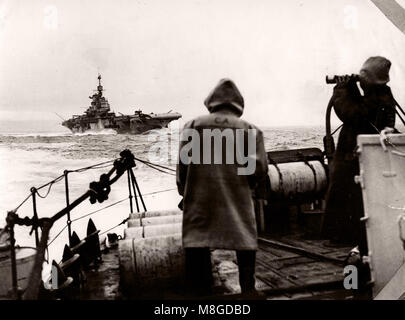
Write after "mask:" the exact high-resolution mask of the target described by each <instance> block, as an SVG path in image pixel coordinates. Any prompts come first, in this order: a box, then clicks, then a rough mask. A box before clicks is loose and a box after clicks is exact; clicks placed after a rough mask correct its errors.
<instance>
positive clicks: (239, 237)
mask: <svg viewBox="0 0 405 320" xmlns="http://www.w3.org/2000/svg"><path fill="white" fill-rule="evenodd" d="M238 99H239V101H242V103H238V104H237V106H242V108H243V100H241V96H240V93H239V92H238V91H237V89H236V87H234V85H233V84H232V83H231V84H230V83H227V82H222V83H220V84H219V85H218V87H217V88H216V89H215V90H214V92H213V93H211V95H210V96H209V98H207V100H206V105H207V107H208V109H209V111H210V112H211V113H210V114H207V115H204V116H201V117H198V118H196V119H194V120H191V121H189V122H188V123H186V125H185V126H184V129H183V132H182V138H181V140H184V141H181V142H180V150H179V163H178V166H177V186H178V191H179V193H180V195H182V196H183V247H184V248H196V247H208V248H222V249H230V250H256V249H257V230H256V219H255V212H254V205H253V197H255V196H256V197H258V198H264V196H265V194H264V193H265V192H264V191H263V190H264V189H263V186H264V185H265V181H266V177H267V170H268V167H267V158H266V152H265V150H264V143H263V134H262V131H261V130H259V129H258V128H257V127H256V126H254V125H252V124H250V123H248V122H246V121H244V120H242V119H240V115H241V110H240V108H234V107H233V106H232V104H231V103H230V102H232V101H233V102H235V103H237V102H238ZM212 102H214V103H212ZM224 104H226V105H227V106H228V107H227V108H225V109H224V108H221V107H220V106H221V105H224ZM213 105H215V107H213ZM242 110H243V109H242ZM249 130H250V133H251V134H252V133H253V132H254V134H253V136H251V137H253V140H250V142H248V141H249V138H248V134H249ZM215 132H216V133H215ZM236 132H239V133H236ZM220 133H221V134H223V135H224V138H223V139H222V141H223V143H222V150H218V149H215V148H218V146H219V145H218V143H211V144H210V145H208V147H207V143H208V141H207V140H204V139H206V137H207V136H204V134H214V136H215V135H218V134H220ZM193 134H194V136H193V140H192V141H193V142H191V138H190V137H191V136H192V135H193ZM238 134H239V135H241V136H242V137H244V139H242V140H243V143H242V145H243V148H244V150H245V151H246V152H245V153H243V152H242V153H243V154H244V155H248V157H249V160H248V161H249V163H251V164H253V165H252V166H251V168H252V167H253V171H251V170H247V172H245V173H250V174H240V172H238V169H241V168H246V167H247V166H248V164H246V163H245V161H241V160H240V159H241V158H240V159H239V160H238V159H237V158H236V154H237V152H240V151H241V150H240V148H241V145H240V143H239V146H238V142H236V141H237V140H238V139H236V138H235V137H236V136H237V135H238ZM187 135H188V136H187ZM232 135H233V136H234V138H235V139H233V142H232V138H231V136H232ZM225 136H226V138H225ZM187 137H188V138H189V139H187ZM197 137H199V138H197ZM214 139H215V138H213V140H214ZM203 140H204V141H203ZM213 140H212V141H213ZM238 141H239V142H240V139H239V140H238ZM227 143H228V145H227ZM248 143H253V147H254V148H253V149H254V150H253V152H252V151H251V152H250V153H249V154H248V153H247V150H248V146H247V144H248ZM232 144H233V146H234V147H235V148H234V149H233V150H234V151H232V148H230V149H227V148H228V147H231V145H232ZM187 146H189V147H190V146H192V147H193V148H194V147H195V148H196V149H193V150H191V151H190V150H188V149H187ZM184 147H185V149H184V150H188V151H190V153H188V154H189V155H191V158H192V160H190V161H191V163H184V162H185V161H182V159H181V157H182V156H181V152H182V149H183V148H184ZM198 147H200V148H199V149H200V154H198V150H197V149H198ZM238 148H239V149H238ZM251 149H252V148H251ZM184 150H183V151H184ZM228 150H231V151H229V152H228ZM242 151H243V150H242ZM209 152H210V153H211V154H210V155H209V154H208V153H209ZM193 155H194V157H192V156H193ZM231 155H233V156H235V158H236V159H234V161H233V163H231V162H232V161H231V159H227V157H228V156H231ZM208 156H210V157H208ZM216 157H218V158H216ZM209 158H210V160H211V161H209ZM215 158H216V160H215ZM204 159H205V161H204Z"/></svg>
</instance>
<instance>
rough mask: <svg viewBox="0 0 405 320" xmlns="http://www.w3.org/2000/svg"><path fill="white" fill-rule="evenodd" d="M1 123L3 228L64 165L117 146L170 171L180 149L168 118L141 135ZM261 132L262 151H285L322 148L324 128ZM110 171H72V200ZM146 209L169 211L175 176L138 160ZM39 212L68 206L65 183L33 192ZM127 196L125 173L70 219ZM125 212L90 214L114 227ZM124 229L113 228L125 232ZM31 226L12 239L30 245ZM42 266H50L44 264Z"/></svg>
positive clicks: (110, 155)
mask: <svg viewBox="0 0 405 320" xmlns="http://www.w3.org/2000/svg"><path fill="white" fill-rule="evenodd" d="M15 128H16V127H15V126H11V125H9V126H7V125H3V126H1V129H0V228H1V227H3V226H4V225H5V217H6V214H7V211H8V210H12V209H15V208H16V207H17V206H18V205H19V204H20V203H21V202H22V201H23V200H24V199H25V198H26V197H27V196H28V195H29V194H30V188H31V187H40V186H42V185H44V184H45V183H47V182H48V181H50V180H53V179H54V178H56V177H58V176H60V175H61V174H62V173H63V171H64V170H65V169H68V170H74V169H78V168H84V167H87V166H90V165H93V164H96V163H101V162H104V161H108V160H113V159H115V158H117V157H118V156H119V153H120V151H122V150H124V149H130V150H131V151H132V152H133V153H134V155H135V156H136V157H138V158H141V159H146V160H149V161H151V162H154V163H158V164H160V165H164V166H168V167H171V168H173V169H174V168H175V155H176V154H177V147H178V136H179V135H178V134H179V124H178V123H177V122H173V123H172V124H171V125H170V127H169V128H167V129H161V130H155V131H151V132H148V133H145V134H141V135H118V134H115V133H114V132H111V131H105V132H100V133H97V134H75V135H74V134H71V133H69V132H68V131H65V130H64V129H63V128H59V127H55V128H52V129H54V130H51V131H50V130H49V129H48V130H42V129H41V128H40V127H38V128H34V130H33V129H32V128H31V129H29V128H28V129H24V128H21V126H20V129H19V130H16V129H15ZM261 129H262V130H263V132H264V137H265V146H266V150H268V151H270V150H286V149H295V148H304V147H319V148H322V137H323V135H324V128H323V127H322V126H318V127H274V128H261ZM106 170H108V168H106V167H103V168H100V169H92V170H87V171H85V172H81V173H70V174H69V194H70V200H71V201H72V200H74V199H75V198H77V197H78V196H80V195H81V194H83V193H84V192H85V191H86V190H87V189H88V186H89V183H90V182H91V181H96V180H98V178H99V176H100V174H101V173H104V172H106ZM134 173H135V176H136V179H137V181H138V184H139V187H140V190H141V192H142V193H143V195H144V196H143V197H144V200H145V204H146V207H147V209H148V210H159V209H174V208H176V207H177V204H178V202H179V201H180V197H179V196H178V194H177V190H176V182H175V177H174V176H173V175H170V174H165V173H162V172H158V171H156V170H154V169H152V168H150V167H148V166H146V165H144V164H142V163H140V162H137V166H136V167H135V169H134ZM38 192H39V194H40V195H41V196H45V195H47V194H48V192H49V194H48V195H47V196H46V198H44V199H43V198H41V197H38V196H37V211H38V215H39V217H47V216H52V215H53V214H55V213H56V212H58V211H59V210H61V209H62V208H64V207H65V204H66V202H65V201H66V200H65V185H64V181H63V180H62V181H60V182H58V183H55V184H53V185H52V187H51V189H50V190H49V188H48V187H46V188H43V189H41V190H39V191H38ZM127 198H128V185H127V179H126V177H123V178H122V179H121V180H119V181H118V182H117V183H116V184H114V185H113V187H112V191H111V193H110V195H109V199H108V200H107V201H105V202H104V203H101V204H99V203H97V204H93V205H91V204H90V202H89V201H88V200H87V201H85V202H84V203H82V204H81V205H79V206H78V207H77V208H76V209H74V210H73V211H72V212H71V218H72V219H75V218H79V217H81V216H83V215H85V214H88V213H91V212H93V211H96V210H98V209H101V208H103V207H106V206H108V205H110V204H112V203H115V202H117V201H120V200H124V199H127ZM32 210H33V204H32V201H31V199H28V200H27V201H26V202H25V203H24V204H23V205H22V206H21V207H20V208H19V209H18V214H19V216H21V217H25V216H32V212H33V211H32ZM128 214H129V201H128V200H127V201H123V202H121V203H119V204H118V205H115V206H112V207H110V208H107V209H105V210H101V211H99V212H97V213H95V214H92V215H91V218H92V219H93V221H94V222H95V224H96V226H97V227H98V229H100V230H101V232H103V231H105V230H107V229H109V228H111V227H113V226H115V225H117V224H119V223H120V222H121V221H122V220H123V219H125V218H127V217H128ZM87 221H88V218H86V219H82V220H79V221H76V222H74V223H73V225H72V229H73V230H74V231H76V232H77V233H78V235H79V237H84V236H85V233H86V227H87ZM65 225H66V219H64V218H62V219H61V220H59V221H58V222H57V223H56V224H55V225H54V226H53V228H52V230H51V234H50V240H53V239H54V237H55V236H56V235H57V234H58V233H59V231H60V230H62V228H63V227H64V226H65ZM123 228H124V227H123V226H120V227H117V228H115V229H113V230H112V231H111V232H116V233H117V234H122V232H123ZM29 231H30V229H29V228H28V227H16V238H17V244H19V245H34V238H33V236H30V235H29ZM67 239H68V236H67V230H64V231H63V232H62V233H61V234H60V236H59V237H57V238H56V239H55V240H54V242H53V243H52V244H51V245H50V246H49V256H50V259H49V260H50V262H51V260H52V259H55V260H57V261H59V260H60V258H61V255H62V251H63V247H64V245H65V243H67ZM44 270H47V267H46V266H45V267H44Z"/></svg>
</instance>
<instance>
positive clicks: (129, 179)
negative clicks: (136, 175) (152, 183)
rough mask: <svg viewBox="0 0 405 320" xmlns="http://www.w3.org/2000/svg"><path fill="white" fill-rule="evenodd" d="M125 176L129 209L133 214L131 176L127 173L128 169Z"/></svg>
mask: <svg viewBox="0 0 405 320" xmlns="http://www.w3.org/2000/svg"><path fill="white" fill-rule="evenodd" d="M127 175H128V190H129V206H130V209H131V213H134V209H133V206H132V191H131V176H130V173H129V169H128V170H127Z"/></svg>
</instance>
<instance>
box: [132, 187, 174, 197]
mask: <svg viewBox="0 0 405 320" xmlns="http://www.w3.org/2000/svg"><path fill="white" fill-rule="evenodd" d="M173 190H177V188H171V189H166V190H160V191H154V192H149V193H144V194H143V195H142V196H150V195H152V194H156V193H163V192H168V191H173ZM137 197H139V196H138V195H137Z"/></svg>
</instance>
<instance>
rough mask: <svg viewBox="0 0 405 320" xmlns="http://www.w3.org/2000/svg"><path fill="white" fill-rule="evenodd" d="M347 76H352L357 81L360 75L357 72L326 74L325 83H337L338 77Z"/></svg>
mask: <svg viewBox="0 0 405 320" xmlns="http://www.w3.org/2000/svg"><path fill="white" fill-rule="evenodd" d="M346 76H349V77H350V78H352V79H353V80H354V81H359V80H360V76H359V75H358V74H352V75H343V76H336V75H335V76H326V83H327V84H333V83H337V79H338V77H346Z"/></svg>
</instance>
